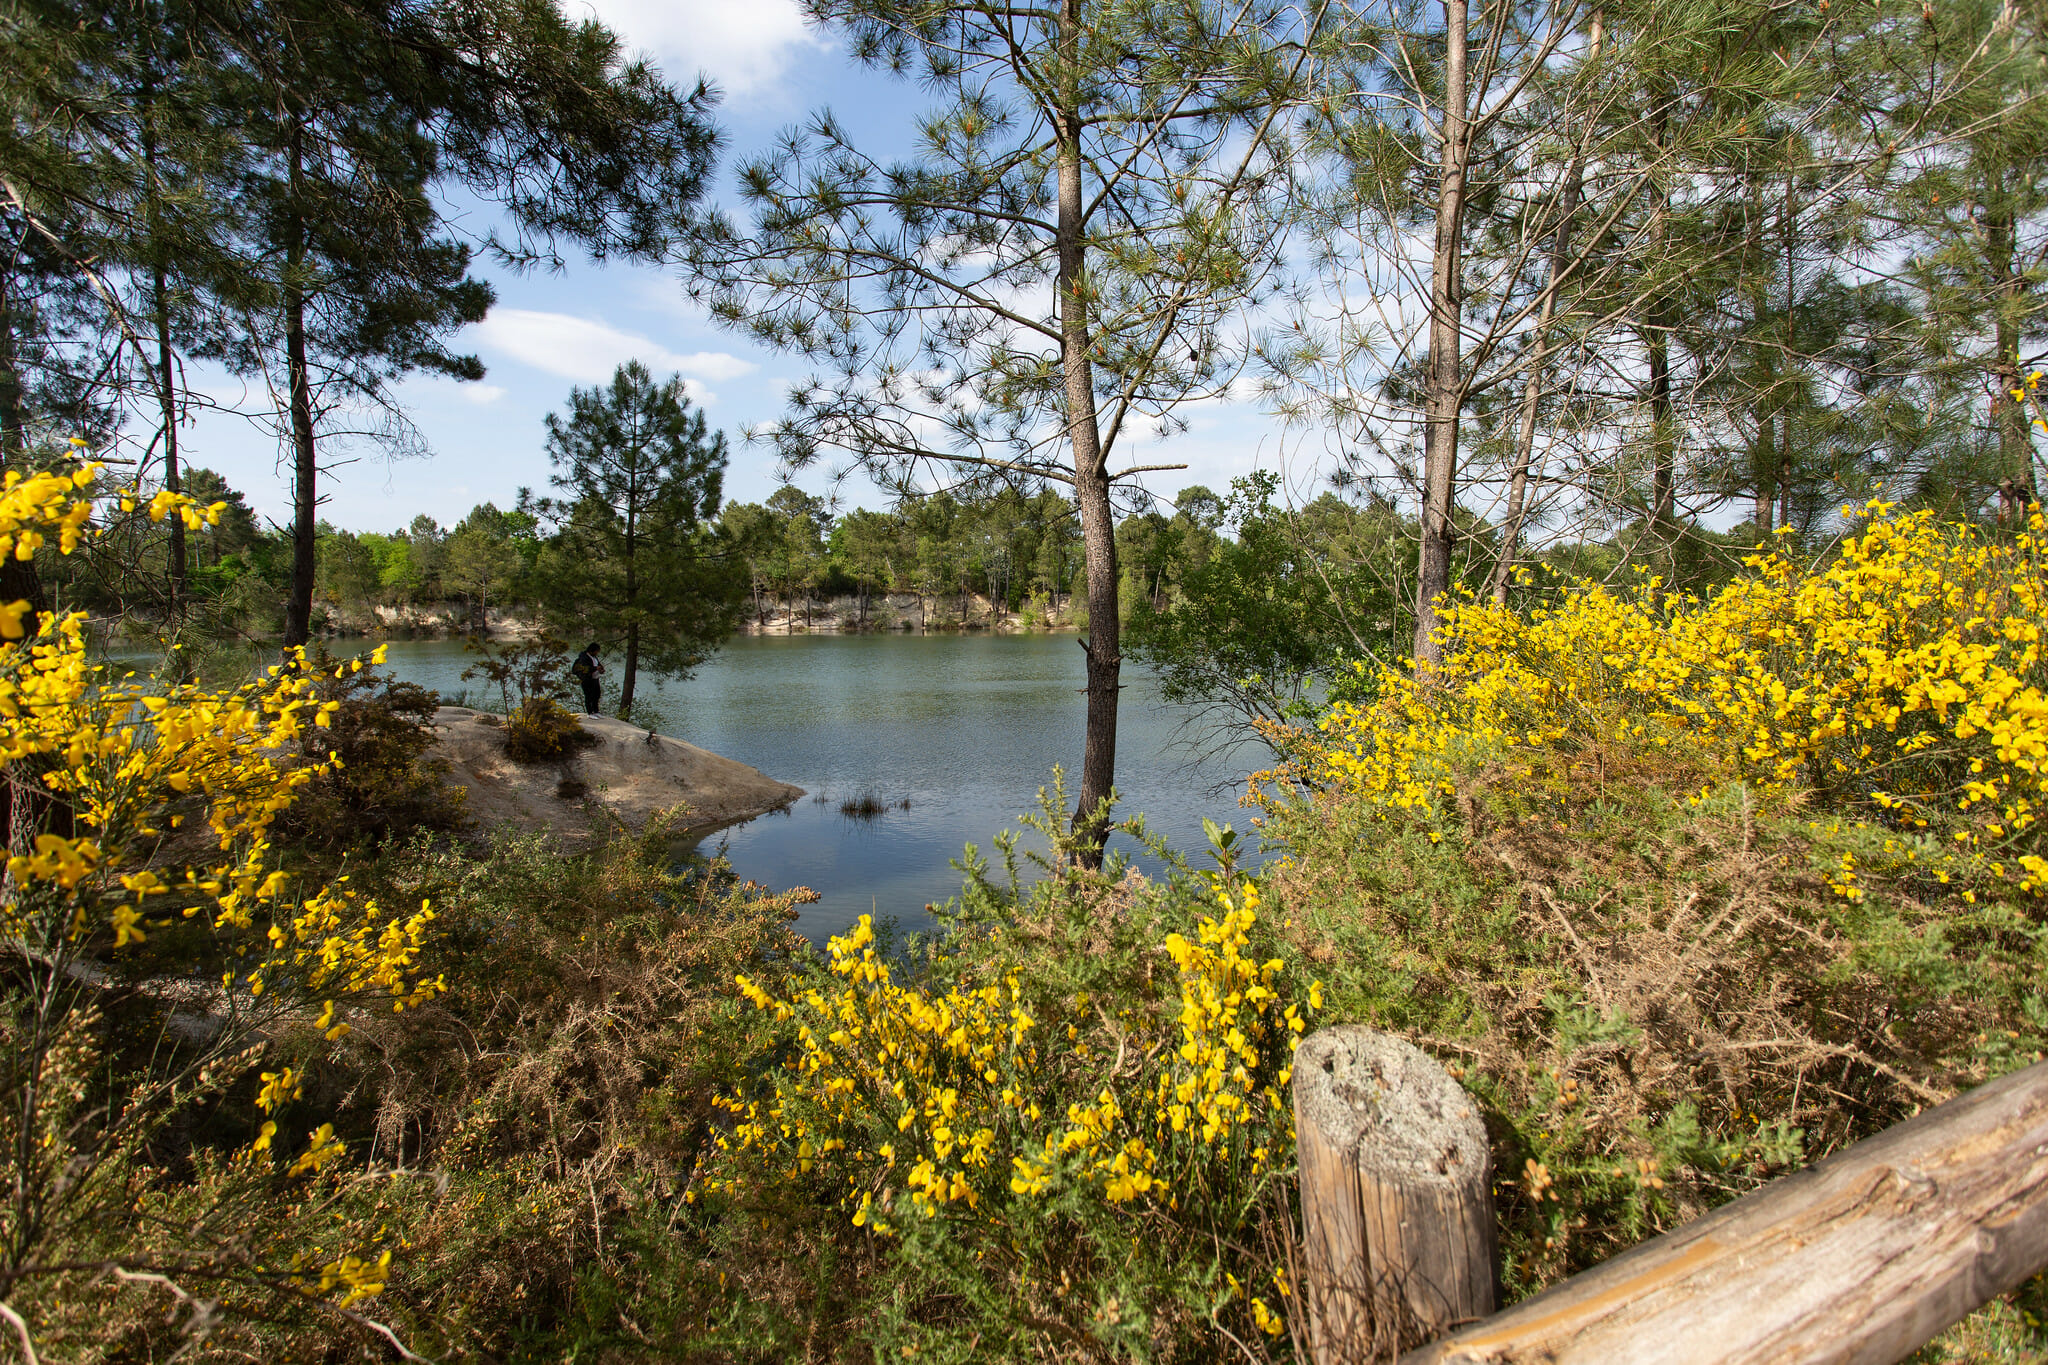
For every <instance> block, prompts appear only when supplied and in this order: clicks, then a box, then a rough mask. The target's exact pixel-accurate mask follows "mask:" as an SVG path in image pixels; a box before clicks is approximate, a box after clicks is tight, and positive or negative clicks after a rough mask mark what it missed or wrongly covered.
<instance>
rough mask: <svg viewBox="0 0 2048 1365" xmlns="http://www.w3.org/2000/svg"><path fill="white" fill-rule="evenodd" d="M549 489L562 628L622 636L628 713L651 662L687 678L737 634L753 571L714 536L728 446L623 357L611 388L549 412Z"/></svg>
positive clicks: (584, 393) (541, 507) (675, 387)
mask: <svg viewBox="0 0 2048 1365" xmlns="http://www.w3.org/2000/svg"><path fill="white" fill-rule="evenodd" d="M547 427H548V459H549V461H550V463H552V464H553V466H554V469H555V473H554V474H553V476H552V477H551V478H550V480H549V482H550V483H552V484H553V486H554V487H555V488H556V489H558V490H560V491H561V493H562V494H563V496H562V497H561V498H559V499H542V500H540V501H538V502H535V503H532V504H531V505H532V507H533V509H534V510H536V511H538V512H539V513H540V514H541V515H543V516H545V517H547V518H548V519H549V520H551V521H553V522H555V523H556V524H557V525H558V526H559V527H560V530H559V532H558V533H557V534H556V536H555V537H554V540H553V541H552V543H551V544H550V545H549V547H548V554H547V557H546V560H545V562H544V563H543V565H542V570H541V572H540V574H539V577H540V579H541V581H542V582H543V583H544V584H545V587H544V589H543V599H542V600H543V602H544V603H545V604H546V605H547V606H548V608H549V609H550V612H551V614H552V615H553V616H554V617H555V618H556V619H557V620H558V621H559V622H560V623H561V624H563V625H565V626H573V627H574V628H575V630H576V631H577V632H578V633H579V634H583V633H594V634H595V635H596V636H597V637H598V638H599V639H600V640H604V639H606V638H612V639H619V640H622V641H623V644H624V648H625V661H624V664H623V666H622V670H621V677H620V691H619V714H620V715H621V716H622V717H624V716H626V715H629V714H630V713H631V710H632V706H633V695H634V689H635V684H636V681H637V679H638V676H639V671H640V667H641V663H642V661H643V659H644V660H645V662H646V663H647V665H648V666H649V667H650V668H653V669H655V670H657V671H659V672H662V673H666V674H669V675H671V676H687V675H688V673H689V671H690V670H691V669H693V668H695V667H696V666H697V664H699V663H700V662H702V661H703V659H704V658H705V657H706V656H707V655H708V654H710V653H711V651H712V650H714V649H716V648H717V647H718V644H719V642H720V641H722V640H723V639H724V638H725V637H726V636H727V635H729V634H731V633H732V631H733V629H734V627H735V626H737V625H738V623H739V619H740V615H741V604H742V601H743V598H744V595H745V592H746V574H745V563H744V561H743V559H742V558H741V556H740V555H739V554H738V553H736V552H734V551H733V549H732V546H731V545H730V543H729V542H728V541H727V540H725V539H723V538H721V537H720V535H719V534H718V530H717V517H718V504H719V498H720V493H721V491H722V488H723V484H724V479H725V462H726V459H725V437H724V436H723V435H722V434H721V433H718V432H713V431H711V430H709V428H708V427H707V425H706V424H705V421H704V414H703V413H702V412H693V411H691V408H690V400H689V399H688V398H686V397H685V396H684V395H683V383H682V380H681V379H679V378H670V379H668V380H667V381H665V382H661V383H657V382H656V381H655V379H654V377H653V375H651V374H649V373H648V371H647V367H646V366H644V365H642V364H641V363H640V362H639V361H637V360H635V361H628V362H627V363H626V364H624V365H621V366H620V367H619V369H618V372H617V373H616V374H615V375H613V376H612V382H611V384H610V385H609V386H608V387H606V388H591V389H575V390H572V391H571V392H570V395H569V413H568V416H567V417H562V416H559V415H554V414H550V415H549V417H548V420H547Z"/></svg>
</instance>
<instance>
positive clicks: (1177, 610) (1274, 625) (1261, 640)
mask: <svg viewBox="0 0 2048 1365" xmlns="http://www.w3.org/2000/svg"><path fill="white" fill-rule="evenodd" d="M1278 490H1279V479H1278V477H1277V476H1276V475H1273V474H1271V473H1267V472H1263V471H1261V472H1259V473H1255V474H1252V475H1249V476H1247V477H1244V478H1240V479H1236V480H1233V481H1232V483H1231V491H1230V494H1229V496H1228V497H1227V498H1225V499H1222V500H1220V501H1219V500H1217V499H1215V498H1214V496H1213V495H1208V497H1207V498H1206V499H1202V500H1198V502H1197V505H1198V506H1206V507H1208V508H1210V509H1213V510H1211V511H1210V512H1209V515H1212V516H1214V517H1215V518H1216V519H1217V521H1218V523H1219V524H1220V526H1221V528H1223V529H1225V530H1227V531H1228V532H1229V536H1228V537H1227V538H1226V537H1221V536H1216V535H1213V534H1212V535H1209V536H1207V537H1200V536H1196V535H1194V534H1193V529H1194V525H1195V524H1193V523H1191V524H1190V525H1189V529H1188V530H1187V531H1183V532H1182V533H1181V534H1182V538H1183V546H1184V547H1185V548H1181V549H1180V550H1179V553H1180V554H1182V555H1187V554H1188V548H1196V549H1199V551H1200V557H1199V558H1196V557H1194V556H1192V555H1190V556H1189V557H1188V561H1187V563H1186V567H1184V568H1182V569H1181V571H1180V572H1179V574H1178V582H1177V591H1176V592H1175V594H1174V600H1172V601H1171V602H1170V603H1168V604H1166V605H1165V606H1164V607H1163V609H1156V610H1154V609H1147V610H1142V611H1140V612H1138V613H1136V614H1135V615H1134V617H1133V620H1132V622H1131V649H1132V652H1133V653H1134V654H1135V655H1136V656H1137V657H1138V658H1140V659H1142V660H1143V661H1144V662H1145V663H1147V664H1149V665H1150V666H1151V667H1152V668H1153V670H1154V671H1155V672H1157V674H1158V675H1159V680H1160V690H1161V692H1162V693H1163V694H1164V695H1165V697H1166V698H1167V700H1169V701H1172V702H1175V703H1177V704H1181V705H1188V706H1195V707H1201V708H1206V710H1207V711H1208V713H1209V720H1210V723H1211V725H1212V726H1213V728H1214V729H1215V730H1216V731H1218V732H1220V733H1222V734H1227V735H1234V736H1247V735H1251V734H1254V733H1258V731H1259V729H1260V727H1261V726H1267V725H1280V724H1291V723H1298V722H1300V721H1303V720H1305V719H1307V718H1308V717H1309V716H1311V715H1312V714H1313V713H1314V712H1315V711H1316V710H1317V708H1318V707H1319V706H1320V705H1321V704H1322V703H1323V702H1324V701H1325V700H1326V699H1328V698H1329V697H1330V696H1331V695H1333V690H1334V691H1337V692H1341V693H1342V694H1344V695H1351V694H1352V691H1353V690H1354V689H1355V687H1356V684H1357V680H1358V679H1359V677H1360V674H1359V671H1358V668H1357V665H1359V664H1361V663H1366V664H1374V663H1377V662H1380V661H1384V660H1387V659H1390V658H1397V657H1399V656H1400V653H1401V651H1402V650H1403V649H1405V647H1406V643H1407V639H1408V636H1409V635H1410V634H1411V633H1412V632H1413V629H1414V619H1413V616H1412V614H1411V613H1409V612H1408V611H1407V609H1406V608H1405V607H1404V606H1403V605H1402V598H1401V588H1402V584H1403V583H1404V581H1405V579H1406V578H1407V577H1408V576H1409V575H1410V574H1411V573H1412V572H1413V563H1414V554H1415V550H1414V545H1413V543H1412V541H1411V540H1410V527H1409V526H1408V525H1407V524H1405V523H1404V521H1403V519H1402V518H1401V517H1399V516H1398V515H1396V514H1395V513H1394V511H1393V510H1392V509H1391V508H1390V507H1388V506H1386V505H1384V504H1372V505H1368V506H1365V507H1359V506H1357V505H1355V504H1352V503H1348V502H1345V501H1343V500H1341V499H1339V498H1337V497H1336V496H1334V495H1332V494H1328V493H1326V494H1324V495H1322V496H1321V497H1319V498H1317V499H1316V500H1315V501H1314V502H1312V503H1310V504H1309V505H1308V506H1307V507H1304V508H1299V509H1290V508H1285V507H1281V506H1278V505H1276V503H1275V502H1274V497H1275V494H1276V493H1277V492H1278ZM1193 491H1194V492H1196V493H1198V494H1205V493H1206V490H1193ZM1188 516H1189V514H1188V513H1186V512H1183V513H1181V514H1180V516H1178V517H1176V519H1175V520H1176V522H1184V521H1187V520H1188ZM1127 524H1128V523H1127ZM1164 529H1168V530H1171V529H1174V528H1173V527H1172V526H1171V525H1168V526H1167V527H1165V528H1164Z"/></svg>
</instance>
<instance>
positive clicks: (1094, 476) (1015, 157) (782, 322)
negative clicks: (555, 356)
mask: <svg viewBox="0 0 2048 1365" xmlns="http://www.w3.org/2000/svg"><path fill="white" fill-rule="evenodd" d="M810 11H811V13H812V15H813V17H814V18H816V19H817V20H819V21H820V22H822V23H823V24H824V25H825V26H827V27H828V28H830V29H832V30H833V31H835V32H837V33H839V34H841V35H843V37H844V38H845V40H846V42H847V44H848V47H849V50H850V51H851V52H852V53H853V55H854V57H855V58H856V59H857V60H859V61H861V62H862V63H863V64H865V65H867V66H869V67H871V68H876V69H881V70H887V71H890V72H893V73H898V74H909V73H913V72H914V73H915V74H916V75H917V77H918V78H919V79H920V80H921V81H922V82H923V83H924V85H925V86H926V87H927V88H928V89H929V90H931V91H932V92H933V93H934V95H935V97H936V99H937V100H938V104H937V107H935V108H934V109H933V110H932V111H931V112H930V113H929V114H927V115H926V116H925V117H924V118H923V119H922V120H921V121H920V124H919V137H918V147H917V150H916V151H915V152H914V153H913V154H912V155H911V156H909V157H908V158H906V159H905V160H903V161H901V162H900V163H892V164H884V163H881V162H879V161H877V160H876V159H875V158H873V157H872V156H870V155H868V154H867V153H864V152H863V151H862V150H861V149H860V148H859V147H858V146H857V145H855V143H854V142H853V140H852V138H851V137H850V135H849V134H848V133H847V132H846V130H845V129H844V127H843V126H842V125H841V124H840V123H839V122H838V121H837V120H835V119H834V118H832V117H831V116H830V115H829V114H821V115H819V116H817V117H816V118H814V119H813V120H812V121H811V123H810V124H809V125H808V126H807V127H806V128H805V129H804V130H802V131H801V132H796V133H792V134H791V135H790V136H789V137H788V139H787V140H786V142H785V144H784V145H783V147H782V148H781V149H780V150H779V151H777V152H776V153H774V154H772V155H769V156H767V157H764V158H761V159H758V160H756V161H755V162H753V163H750V164H748V165H746V166H744V167H743V168H742V170H741V183H742V188H743V192H744V193H745V195H746V197H747V199H748V201H749V203H750V205H751V209H752V221H751V223H750V224H749V225H748V226H747V227H746V228H745V229H742V228H741V227H739V226H738V225H736V224H734V223H733V222H731V221H727V220H722V219H721V220H716V221H714V223H713V224H712V230H711V231H710V232H709V233H708V234H707V236H706V238H705V239H704V240H703V242H702V243H701V244H700V246H699V249H698V250H697V252H696V253H695V255H694V257H693V264H694V265H695V266H696V267H697V268H698V269H699V270H700V272H701V274H702V282H701V284H700V285H699V286H698V293H699V294H700V296H701V297H703V298H705V299H706V300H707V301H708V302H709V303H710V304H711V306H712V309H713V311H714V314H715V315H716V316H718V317H719V318H721V319H723V320H724V321H726V322H727V323H729V324H731V325H733V326H735V327H740V328H744V329H747V330H748V331H750V332H751V333H752V334H753V335H754V336H755V337H757V338H758V339H760V340H761V341H764V342H766V343H768V344H771V345H775V346H780V347H787V348H790V349H794V350H798V351H801V352H803V353H804V354H806V355H808V356H810V357H812V358H813V359H814V360H816V361H817V362H819V364H820V367H821V371H822V372H821V373H820V374H818V375H816V376H814V377H813V378H811V379H810V380H809V381H807V382H806V383H805V384H804V385H802V386H801V387H800V388H799V390H798V391H797V392H796V394H795V399H794V402H793V404H792V408H791V411H790V412H789V413H788V414H787V416H785V417H784V418H783V419H782V420H781V421H780V422H779V423H777V424H776V425H775V426H774V427H773V429H772V430H771V431H769V432H768V433H766V434H767V435H768V436H769V438H770V439H772V440H773V442H774V443H775V445H776V448H777V450H778V452H779V453H780V455H781V456H782V458H783V459H784V461H785V462H786V463H787V464H788V465H790V466H791V467H796V468H801V467H803V466H806V465H808V464H811V463H812V462H814V461H816V460H818V459H819V458H821V457H823V456H825V455H828V454H837V455H839V456H842V457H844V458H846V459H847V460H849V461H850V462H852V463H853V464H855V465H859V466H861V467H863V468H865V469H866V470H867V471H868V472H869V473H870V474H871V475H873V476H874V477H876V478H877V480H878V481H879V482H881V483H882V484H883V485H884V486H886V487H888V488H890V489H892V490H893V491H896V492H898V493H899V494H904V495H914V494H916V493H917V492H919V491H921V489H922V488H923V487H924V484H923V483H922V482H921V481H922V480H923V479H924V478H925V477H926V476H927V474H928V472H929V471H933V470H937V471H941V472H942V474H943V476H944V477H947V478H957V477H958V476H959V475H960V473H962V472H963V471H964V472H968V473H974V472H977V471H978V472H982V473H988V474H996V475H1003V476H1008V477H1011V478H1014V479H1017V480H1019V481H1021V482H1023V483H1024V484H1025V485H1027V486H1035V485H1036V484H1037V483H1038V482H1040V481H1052V482H1055V483H1058V484H1061V485H1064V486H1066V487H1069V488H1071V489H1072V490H1073V495H1074V499H1075V502H1076V504H1077V505H1078V508H1079V513H1080V519H1081V529H1082V537H1083V540H1084V542H1085V546H1086V553H1085V562H1086V566H1087V585H1088V598H1089V604H1088V615H1089V631H1088V637H1087V639H1086V641H1085V648H1086V650H1087V711H1088V719H1087V731H1086V734H1087V738H1086V745H1085V752H1084V755H1083V758H1082V763H1081V780H1080V784H1079V804H1078V806H1077V809H1076V812H1075V814H1076V829H1077V832H1079V833H1080V834H1081V835H1082V836H1083V842H1084V847H1085V848H1086V849H1087V850H1088V851H1086V852H1084V854H1083V856H1084V858H1090V859H1098V858H1099V856H1100V846H1101V841H1102V839H1103V837H1104V835H1105V830H1104V829H1103V828H1102V827H1101V826H1100V825H1099V824H1098V823H1096V819H1097V815H1098V812H1099V808H1100V806H1101V803H1102V802H1103V801H1104V800H1105V799H1106V798H1107V797H1108V796H1109V794H1110V790H1111V787H1112V785H1113V782H1114V778H1115V763H1116V716H1117V696H1118V689H1119V685H1120V684H1119V681H1118V680H1119V676H1120V670H1121V667H1122V653H1121V650H1120V647H1119V642H1118V613H1117V581H1118V572H1117V565H1116V548H1115V539H1114V529H1115V515H1114V509H1113V497H1114V490H1115V488H1116V486H1117V485H1119V484H1120V483H1122V482H1124V481H1126V480H1129V479H1132V478H1135V477H1136V476H1137V475H1139V474H1141V473H1143V472H1145V470H1146V468H1147V467H1148V466H1146V465H1144V464H1134V465H1130V466H1127V467H1125V468H1121V469H1119V468H1116V467H1115V466H1114V465H1113V464H1112V460H1111V455H1112V452H1113V451H1114V450H1115V449H1116V448H1117V447H1118V445H1119V444H1120V443H1121V442H1125V441H1128V440H1130V439H1131V438H1132V437H1133V436H1134V435H1135V434H1136V431H1137V429H1139V428H1141V427H1145V426H1157V427H1164V428H1167V429H1171V428H1172V426H1173V425H1174V422H1175V418H1174V412H1175V410H1176V409H1177V408H1178V407H1179V405H1181V404H1182V403H1184V402H1186V401H1187V400H1189V399H1192V398H1196V397H1200V396H1203V395H1213V394H1218V393H1221V392H1222V391H1224V389H1225V388H1226V387H1227V385H1228V384H1229V382H1230V380H1231V379H1232V378H1233V377H1234V375H1235V373H1236V366H1235V364H1234V363H1233V360H1232V353H1231V346H1230V338H1229V333H1228V330H1227V328H1228V324H1229V323H1230V321H1231V320H1232V319H1233V318H1236V317H1238V316H1240V314H1241V311H1242V310H1243V309H1244V308H1245V307H1246V306H1247V305H1250V304H1252V303H1253V302H1255V301H1256V300H1258V299H1260V298H1261V297H1263V295H1264V294H1265V293H1266V292H1267V290H1268V288H1269V286H1270V283H1271V272H1272V271H1273V268H1274V266H1275V263H1276V261H1277V258H1278V254H1279V247H1280V241H1281V237H1282V235H1283V219H1282V217H1281V215H1280V214H1279V213H1278V212H1277V209H1278V207H1279V205H1278V200H1279V192H1280V190H1281V189H1282V188H1283V181H1284V178H1285V172H1286V171H1287V154H1286V144H1285V141H1284V139H1283V137H1282V136H1281V134H1282V133H1283V132H1284V130H1285V128H1286V126H1287V121H1288V119H1289V117H1290V116H1291V113H1292V110H1293V106H1294V102H1295V101H1296V99H1297V98H1298V97H1299V95H1300V93H1301V91H1302V90H1303V89H1304V87H1305V82H1306V76H1307V73H1308V72H1309V71H1310V70H1311V69H1312V66H1313V59H1314V57H1315V56H1316V55H1317V54H1318V53H1319V51H1320V44H1321V42H1322V40H1323V35H1322V33H1321V31H1320V28H1319V27H1318V25H1319V23H1320V20H1319V18H1316V17H1313V16H1315V15H1319V14H1320V13H1321V11H1314V12H1312V15H1311V17H1310V18H1309V19H1307V20H1304V19H1303V15H1302V12H1301V11H1299V10H1298V9H1294V8H1291V7H1287V6H1283V5H1280V4H1269V3H1265V0H1258V3H1254V4H1251V5H1249V6H1245V5H1235V6H1223V5H1214V4H1209V3H1190V4H1181V5H1173V6H1161V5H1157V4H1152V3H1144V2H1142V0H1055V3H1050V4H1045V5H1034V6H999V7H993V8H992V7H987V6H982V5H977V4H972V3H957V2H956V0H821V3H815V4H813V5H811V6H810ZM1304 23H1306V25H1307V27H1306V28H1304V27H1303V25H1304ZM1151 467H1158V466H1151ZM936 548H937V547H936V546H935V547H934V549H935V550H936Z"/></svg>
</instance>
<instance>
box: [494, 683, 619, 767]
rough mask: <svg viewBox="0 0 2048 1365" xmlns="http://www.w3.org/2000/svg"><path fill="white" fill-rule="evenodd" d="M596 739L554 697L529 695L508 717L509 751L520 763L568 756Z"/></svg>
mask: <svg viewBox="0 0 2048 1365" xmlns="http://www.w3.org/2000/svg"><path fill="white" fill-rule="evenodd" d="M596 742H597V736H596V735H593V734H591V733H590V732H589V731H587V730H585V729H584V728H583V722H582V721H581V720H580V719H578V718H577V716H576V714H575V713H574V712H573V711H570V710H569V709H568V708H567V707H565V706H563V705H562V704H561V703H560V702H558V701H556V700H555V699H554V698H552V697H529V698H527V699H526V700H525V701H523V702H521V703H520V704H519V706H518V707H517V708H516V709H515V710H514V711H513V712H512V714H511V715H510V716H508V717H507V718H506V720H505V753H506V755H507V756H508V757H510V758H511V759H512V760H513V761H515V762H518V763H541V762H545V761H547V760H549V759H555V758H566V757H568V756H569V755H570V754H572V753H574V752H575V751H576V750H577V749H579V748H581V747H583V746H585V745H589V744H595V743H596Z"/></svg>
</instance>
